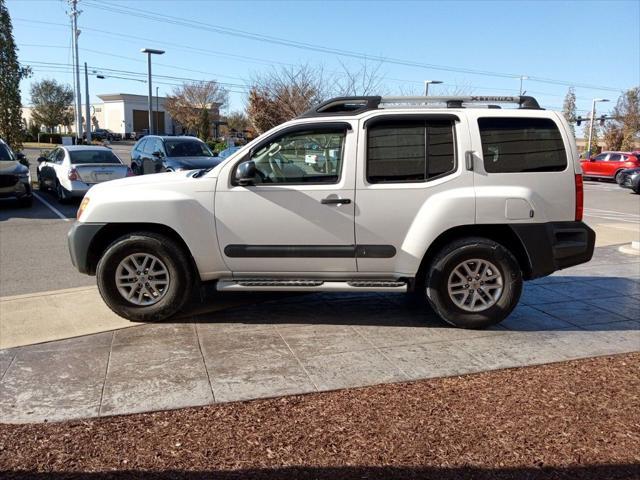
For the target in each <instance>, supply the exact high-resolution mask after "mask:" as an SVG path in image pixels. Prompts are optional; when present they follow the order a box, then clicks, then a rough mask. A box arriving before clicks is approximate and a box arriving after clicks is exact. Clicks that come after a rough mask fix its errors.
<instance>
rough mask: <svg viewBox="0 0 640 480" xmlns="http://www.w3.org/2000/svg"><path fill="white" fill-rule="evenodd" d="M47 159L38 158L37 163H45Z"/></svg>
mask: <svg viewBox="0 0 640 480" xmlns="http://www.w3.org/2000/svg"><path fill="white" fill-rule="evenodd" d="M46 161H47V157H38V163H42V162H46Z"/></svg>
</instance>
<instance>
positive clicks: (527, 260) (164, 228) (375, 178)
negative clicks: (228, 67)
mask: <svg viewBox="0 0 640 480" xmlns="http://www.w3.org/2000/svg"><path fill="white" fill-rule="evenodd" d="M478 103H481V104H484V105H485V106H486V105H487V104H489V105H493V104H494V103H514V104H516V105H519V107H521V108H518V109H508V110H507V109H494V108H474V107H477V106H478V105H477V104H478ZM165 141H168V140H165ZM151 150H153V149H151ZM318 152H322V156H323V159H324V161H323V162H321V164H308V163H307V162H306V159H307V155H309V154H314V155H315V154H317V153H318ZM576 158H577V151H576V146H575V140H574V138H573V136H572V134H571V129H570V126H569V124H568V123H567V121H566V120H565V119H564V117H563V116H562V115H561V114H560V113H558V112H553V111H549V110H544V109H541V108H540V107H539V105H538V102H537V101H536V100H535V99H534V98H532V97H390V98H382V97H352V98H336V99H332V100H329V101H327V102H325V103H323V104H321V105H319V106H318V107H316V108H314V109H312V110H310V111H308V112H306V113H304V114H303V115H301V116H300V117H298V118H297V119H294V120H292V121H290V122H287V123H284V124H282V125H280V126H278V127H276V128H274V129H272V130H270V131H268V132H266V133H264V134H262V135H261V136H260V137H258V138H257V139H255V140H254V141H252V142H251V143H249V144H247V145H246V146H245V147H243V148H242V150H241V151H239V152H237V153H236V154H235V155H233V156H231V157H228V158H227V159H226V160H224V161H223V163H222V164H221V165H219V166H218V167H216V168H213V169H210V168H209V169H201V170H196V171H191V172H181V171H180V172H174V173H170V174H163V175H151V176H147V177H136V178H130V179H124V180H119V181H115V182H109V183H107V184H104V185H98V186H96V187H94V188H93V189H92V190H91V191H90V192H89V193H88V194H87V195H86V196H85V198H84V200H83V203H82V205H81V208H80V209H79V211H78V221H77V222H76V223H75V224H74V226H73V227H72V230H71V232H70V234H69V249H70V252H71V258H72V262H73V264H74V265H75V266H76V267H77V268H78V270H79V271H80V272H83V273H87V274H90V275H96V276H97V281H98V287H99V290H100V293H101V295H102V298H103V299H104V300H105V302H106V303H107V305H108V306H109V307H110V308H111V309H112V310H113V311H114V312H116V313H117V314H118V315H121V316H123V317H125V318H129V319H132V320H157V319H164V318H168V317H170V316H172V315H173V314H175V313H176V312H178V311H179V310H180V309H181V308H182V306H183V305H184V304H185V302H186V301H187V299H188V298H190V295H189V292H190V291H191V290H192V289H193V288H194V287H195V286H197V285H198V284H199V283H200V282H215V286H216V289H217V290H219V291H225V292H226V291H235V292H255V291H294V292H336V291H348V292H368V291H381V292H407V291H413V292H415V293H416V294H417V295H419V296H421V297H423V298H424V299H425V300H427V301H428V302H429V304H430V305H431V307H432V308H433V309H434V310H435V312H437V314H438V315H440V317H442V318H443V319H444V320H445V321H447V322H449V323H450V324H452V325H455V326H458V327H468V328H481V327H487V326H489V325H494V324H496V323H499V322H500V321H502V320H503V319H505V318H506V317H507V316H508V315H509V314H510V313H511V311H512V310H513V309H514V308H515V306H516V304H517V303H518V300H519V298H520V294H521V291H522V284H523V280H531V279H534V278H538V277H542V276H545V275H549V274H550V273H552V272H554V271H556V270H559V269H563V268H567V267H570V266H573V265H577V264H580V263H584V262H587V261H589V260H590V259H591V256H592V254H593V249H594V244H595V233H594V231H593V230H592V229H590V228H589V227H588V226H587V225H585V224H584V223H583V222H582V214H583V187H582V172H581V170H580V163H579V162H578V161H577V160H574V159H576Z"/></svg>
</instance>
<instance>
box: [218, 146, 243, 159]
mask: <svg viewBox="0 0 640 480" xmlns="http://www.w3.org/2000/svg"><path fill="white" fill-rule="evenodd" d="M240 148H241V147H228V148H225V149H224V150H222V151H221V152H220V153H218V157H220V159H221V160H224V159H225V158H227V157H228V156H230V155H233V154H234V153H236V152H237V151H238V150H240Z"/></svg>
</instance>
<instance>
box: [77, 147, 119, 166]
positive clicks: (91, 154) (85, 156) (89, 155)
mask: <svg viewBox="0 0 640 480" xmlns="http://www.w3.org/2000/svg"><path fill="white" fill-rule="evenodd" d="M69 156H70V157H71V163H72V164H74V165H78V164H87V163H117V164H120V163H122V162H121V161H120V159H119V158H118V157H116V156H115V155H114V154H113V152H112V151H110V150H75V151H71V152H69Z"/></svg>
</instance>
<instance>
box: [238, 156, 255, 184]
mask: <svg viewBox="0 0 640 480" xmlns="http://www.w3.org/2000/svg"><path fill="white" fill-rule="evenodd" d="M255 177H256V164H255V162H254V161H253V160H248V161H246V162H242V163H241V164H240V165H238V168H236V182H237V183H238V185H240V186H243V187H246V186H248V185H253V180H254V178H255Z"/></svg>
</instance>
